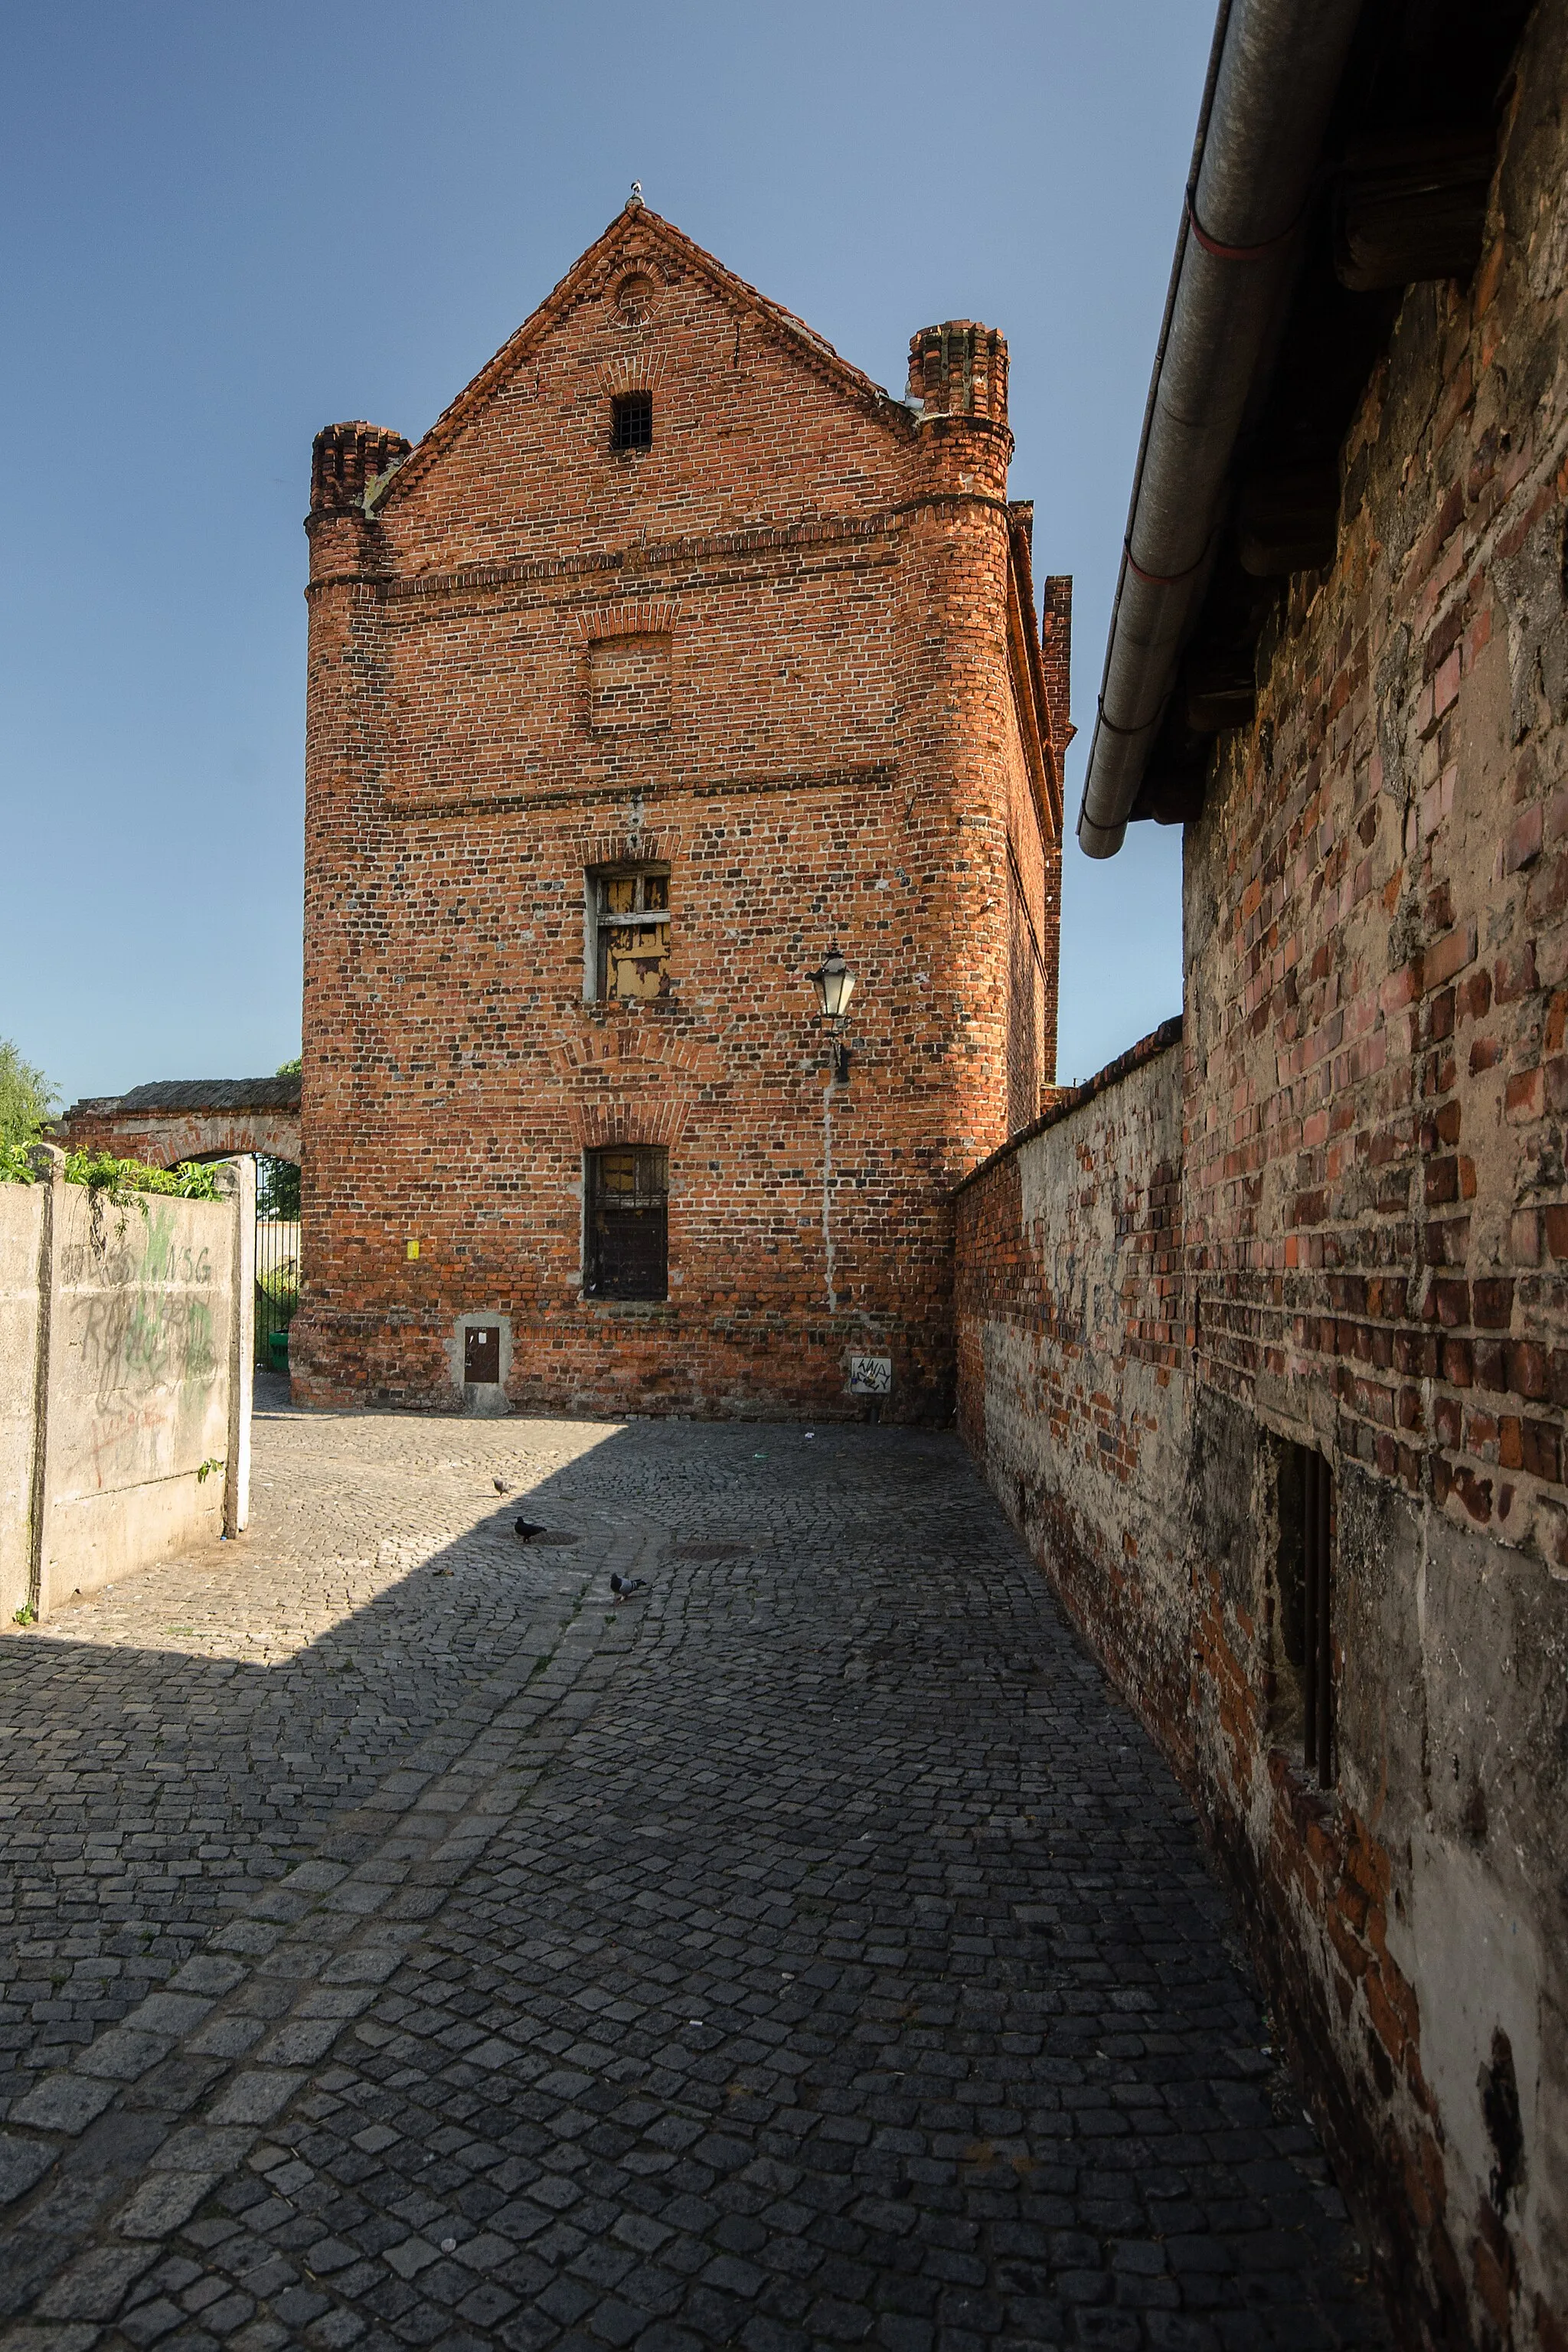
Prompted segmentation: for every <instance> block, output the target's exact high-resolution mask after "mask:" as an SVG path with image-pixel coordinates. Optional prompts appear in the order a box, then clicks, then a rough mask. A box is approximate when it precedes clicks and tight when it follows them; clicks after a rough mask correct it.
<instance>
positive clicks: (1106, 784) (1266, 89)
mask: <svg viewBox="0 0 1568 2352" xmlns="http://www.w3.org/2000/svg"><path fill="white" fill-rule="evenodd" d="M1359 9H1360V0H1222V5H1221V9H1220V15H1219V19H1218V22H1217V24H1216V26H1215V47H1214V52H1213V54H1212V56H1211V58H1210V67H1209V85H1208V89H1206V90H1205V105H1204V110H1203V112H1202V114H1201V116H1200V119H1199V125H1198V138H1197V144H1196V147H1195V149H1194V172H1193V175H1192V178H1191V179H1190V181H1189V183H1188V189H1187V197H1186V204H1185V208H1184V215H1183V220H1182V226H1181V231H1180V234H1179V236H1178V237H1177V241H1176V256H1175V261H1174V264H1173V269H1172V276H1171V290H1170V294H1169V297H1168V299H1167V302H1166V310H1165V324H1164V327H1163V331H1162V334H1161V338H1160V346H1159V350H1158V352H1157V354H1156V357H1155V362H1154V374H1153V380H1152V383H1151V386H1150V393H1149V404H1148V408H1147V410H1146V412H1145V415H1144V421H1143V437H1142V445H1141V446H1140V449H1139V454H1138V466H1137V470H1136V473H1135V475H1134V478H1133V487H1132V502H1131V509H1130V512H1129V515H1128V522H1127V538H1126V541H1125V544H1124V546H1123V550H1122V559H1121V574H1120V576H1119V578H1118V581H1117V587H1116V602H1115V604H1114V606H1113V608H1112V612H1111V620H1110V641H1109V643H1108V645H1107V646H1106V654H1105V675H1104V678H1103V681H1102V683H1101V687H1100V706H1099V711H1098V715H1097V719H1096V723H1095V730H1094V741H1093V744H1092V746H1091V747H1090V751H1089V772H1088V775H1087V777H1086V779H1085V782H1084V793H1083V805H1082V809H1081V812H1080V814H1079V821H1078V837H1079V845H1080V846H1081V847H1082V848H1083V849H1084V850H1085V851H1086V853H1087V854H1088V855H1089V856H1090V857H1113V856H1115V854H1116V852H1117V851H1118V850H1119V849H1120V848H1121V843H1122V838H1123V836H1124V835H1125V833H1126V830H1127V820H1128V815H1129V813H1130V812H1131V808H1132V804H1133V803H1134V801H1135V800H1136V798H1137V795H1138V788H1139V785H1140V784H1141V783H1142V778H1143V771H1144V768H1145V766H1146V764H1147V761H1148V757H1149V753H1150V751H1151V749H1152V744H1153V741H1154V738H1155V734H1156V732H1157V730H1158V729H1159V727H1160V725H1161V722H1162V720H1163V718H1164V714H1165V706H1166V703H1167V701H1168V699H1169V697H1170V692H1171V688H1172V684H1173V679H1174V677H1175V669H1176V662H1177V659H1178V657H1179V656H1180V653H1181V649H1182V646H1183V644H1184V641H1185V637H1186V635H1187V634H1188V632H1189V630H1190V628H1191V626H1192V624H1193V622H1194V619H1195V618H1196V615H1197V612H1198V607H1199V605H1200V604H1201V602H1202V599H1203V595H1204V592H1205V588H1206V586H1207V583H1208V576H1209V572H1210V570H1211V568H1212V565H1213V562H1214V553H1215V538H1216V533H1217V531H1218V529H1219V526H1220V523H1221V522H1222V521H1223V520H1224V516H1225V510H1226V502H1227V499H1228V494H1229V486H1228V480H1227V476H1228V471H1229V467H1230V464H1231V460H1232V458H1233V457H1234V455H1235V451H1236V445H1237V436H1238V435H1239V433H1240V431H1241V427H1242V424H1243V421H1244V418H1245V415H1246V412H1247V403H1248V400H1249V397H1250V395H1251V394H1252V392H1253V388H1254V383H1255V380H1256V378H1257V376H1258V369H1259V364H1260V362H1262V361H1263V360H1264V359H1265V357H1266V354H1267V351H1268V339H1269V332H1270V328H1271V326H1272V324H1273V322H1274V319H1275V316H1276V312H1277V309H1278V306H1279V299H1280V296H1281V294H1282V292H1283V290H1284V289H1285V287H1286V284H1287V282H1288V280H1289V276H1290V273H1291V270H1292V268H1293V267H1294V262H1295V257H1296V248H1297V245H1298V243H1299V239H1298V235H1297V232H1298V229H1299V226H1300V220H1301V215H1302V213H1303V209H1304V207H1305V205H1306V203H1307V199H1308V197H1309V195H1310V192H1311V185H1312V179H1313V174H1314V173H1315V172H1316V169H1317V164H1318V157H1319V152H1320V150H1321V145H1322V139H1323V132H1324V130H1325V128H1326V126H1327V123H1328V119H1329V113H1330V110H1331V106H1332V104H1333V100H1334V94H1335V91H1336V90H1337V89H1338V87H1339V81H1340V76H1341V73H1342V70H1343V67H1344V62H1345V57H1346V53H1347V51H1348V49H1349V47H1350V40H1351V36H1352V32H1353V30H1354V28H1355V21H1356V16H1357V15H1358V13H1359Z"/></svg>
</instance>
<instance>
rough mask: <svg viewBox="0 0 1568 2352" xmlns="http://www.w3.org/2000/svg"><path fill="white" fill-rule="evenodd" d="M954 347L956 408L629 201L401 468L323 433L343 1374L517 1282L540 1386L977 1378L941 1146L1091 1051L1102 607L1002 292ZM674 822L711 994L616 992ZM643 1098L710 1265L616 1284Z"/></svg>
mask: <svg viewBox="0 0 1568 2352" xmlns="http://www.w3.org/2000/svg"><path fill="white" fill-rule="evenodd" d="M633 281H636V282H635V283H633ZM628 289H629V290H628ZM911 363H912V365H913V367H914V368H915V370H916V373H917V376H918V382H917V383H916V384H915V387H914V389H915V392H916V394H917V395H918V397H919V398H920V400H921V402H922V403H923V406H922V407H921V409H920V410H918V411H917V409H916V408H914V407H913V406H911V405H910V404H906V403H903V402H900V401H896V400H892V399H890V398H889V396H888V395H887V394H885V393H883V392H881V391H879V389H878V387H877V386H875V385H874V384H872V383H869V381H868V379H867V378H865V377H864V376H862V375H860V374H859V373H858V371H856V370H855V369H853V368H851V367H848V366H847V364H846V363H845V362H842V361H840V360H839V359H838V358H837V356H836V355H835V354H834V353H832V352H830V351H829V350H828V348H827V347H826V345H825V344H823V343H822V342H821V341H820V339H818V338H817V337H816V336H814V335H813V334H812V333H811V332H810V331H809V330H806V329H805V328H803V327H802V326H801V325H800V323H799V321H798V320H793V319H791V318H790V317H789V316H788V314H787V313H784V312H782V311H780V310H778V309H777V308H776V307H775V306H774V305H773V304H771V303H768V302H765V301H764V300H763V299H762V298H761V297H760V296H758V295H756V294H755V293H754V292H753V291H752V289H750V288H748V287H745V286H743V285H742V284H741V283H740V281H739V280H737V279H735V278H732V277H731V276H730V275H729V273H728V272H726V271H724V270H723V269H722V268H721V267H720V266H719V265H718V264H717V263H715V262H714V261H712V260H711V259H710V257H708V256H706V255H704V254H702V253H701V252H700V250H699V249H698V248H697V247H695V246H693V245H691V244H690V243H689V240H688V239H686V238H685V237H683V236H680V234H679V232H678V231H676V230H674V229H672V228H670V227H669V226H668V225H667V224H665V223H663V222H661V221H659V220H658V219H657V218H656V217H655V216H654V215H651V214H648V213H647V212H643V211H640V210H636V209H628V211H627V212H626V213H624V214H623V215H621V216H620V217H619V219H618V220H617V221H616V223H614V224H613V225H612V226H611V228H610V229H609V230H608V231H607V232H606V234H605V236H604V237H603V238H602V239H601V240H600V241H599V243H598V244H597V245H596V246H595V247H593V248H591V250H590V251H589V253H587V254H586V255H585V256H584V257H583V259H582V260H581V261H580V262H579V263H578V264H577V265H576V267H575V268H574V270H573V271H572V272H571V274H570V275H569V277H568V278H566V279H564V280H563V283H562V285H561V286H560V287H559V288H557V289H556V291H555V292H554V294H552V296H551V297H550V299H548V300H547V301H546V302H545V303H544V304H543V305H542V308H541V309H540V310H538V311H537V312H536V313H535V314H534V316H533V317H532V319H531V320H529V322H528V323H527V324H526V325H525V326H524V327H523V328H522V329H521V330H520V331H519V333H518V334H517V335H516V336H515V337H514V338H513V339H512V341H511V342H510V343H509V344H508V345H507V346H506V348H505V349H504V350H503V351H502V352H500V354H498V356H497V358H496V359H495V360H494V361H493V362H491V363H490V364H489V367H488V368H487V369H486V370H485V371H484V372H483V373H481V375H480V376H479V378H478V379H477V380H476V383H474V384H473V385H472V386H470V387H469V389H468V392H467V393H465V394H463V395H462V396H461V398H460V399H459V400H458V402H457V403H456V404H454V406H453V407H452V408H451V409H449V410H448V411H447V415H445V416H444V417H443V418H441V419H440V420H439V421H438V422H437V425H435V426H434V427H433V429H432V431H431V432H430V433H429V434H428V435H427V436H426V438H425V440H424V441H423V442H421V443H420V444H419V446H417V447H416V449H415V450H414V451H413V452H412V453H411V454H410V455H408V456H407V457H406V458H405V459H404V460H403V462H401V464H398V465H396V466H395V468H394V469H393V470H391V472H390V475H389V476H388V473H387V467H389V466H390V465H392V463H393V460H394V459H395V457H396V454H397V453H396V449H395V446H394V445H393V444H392V443H391V442H390V441H389V440H388V438H387V436H385V435H378V434H376V433H375V432H374V429H373V428H371V427H369V426H342V427H336V428H333V431H332V434H331V436H330V446H326V445H323V451H319V453H318V465H317V477H318V481H317V496H316V499H315V502H314V506H313V511H312V514H311V518H310V541H311V582H310V689H309V713H308V754H307V758H308V771H307V824H306V961H305V1034H304V1055H305V1077H304V1104H303V1147H304V1200H305V1213H304V1222H305V1230H306V1233H307V1234H308V1235H309V1240H308V1243H307V1250H306V1265H305V1290H304V1303H303V1307H302V1309H301V1312H300V1318H299V1319H298V1320H297V1321H296V1323H295V1324H294V1327H293V1335H292V1337H293V1347H292V1361H293V1365H294V1370H295V1374H296V1378H297V1379H298V1381H300V1389H301V1392H302V1393H303V1394H305V1395H307V1396H310V1397H311V1398H316V1399H322V1398H327V1397H339V1396H343V1395H346V1394H350V1393H353V1394H366V1393H374V1394H377V1395H383V1396H385V1395H395V1396H398V1397H402V1398H405V1399H409V1400H414V1401H421V1400H422V1401H426V1402H439V1401H444V1400H447V1399H449V1398H450V1396H451V1393H452V1374H451V1370H450V1368H449V1357H448V1350H449V1348H450V1346H451V1343H452V1336H453V1331H454V1328H455V1325H456V1321H457V1318H458V1317H459V1316H460V1315H462V1314H464V1313H482V1312H496V1313H498V1314H504V1315H505V1316H506V1317H508V1318H510V1365H511V1373H510V1390H511V1393H512V1395H513V1397H514V1398H515V1399H516V1400H517V1401H518V1402H528V1403H546V1402H547V1403H552V1404H561V1403H571V1402H578V1403H603V1404H617V1403H618V1404H621V1405H625V1404H626V1403H628V1402H636V1403H637V1404H638V1405H640V1406H641V1407H643V1408H645V1409H651V1410H660V1409H663V1410H667V1411H668V1410H676V1411H682V1412H690V1411H699V1412H707V1411H735V1412H747V1411H761V1410H764V1409H765V1410H768V1411H774V1412H776V1411H779V1410H786V1411H803V1412H811V1413H813V1414H816V1415H826V1414H828V1413H831V1412H836V1411H843V1410H845V1409H846V1402H845V1398H844V1377H845V1375H844V1363H845V1357H846V1354H847V1351H849V1350H851V1349H854V1350H858V1351H861V1352H873V1353H888V1354H889V1355H891V1356H892V1358H893V1360H894V1381H895V1387H894V1394H893V1400H892V1405H891V1410H892V1412H894V1413H895V1414H897V1415H899V1416H900V1417H906V1418H918V1417H921V1416H925V1415H931V1414H933V1413H944V1412H946V1411H947V1410H949V1409H950V1408H951V1394H952V1384H951V1318H950V1278H949V1265H950V1213H949V1210H948V1206H947V1200H946V1190H947V1187H948V1186H949V1185H950V1184H951V1182H952V1180H953V1178H954V1177H956V1176H957V1175H959V1174H961V1173H962V1172H963V1169H964V1168H966V1167H968V1166H972V1165H973V1162H974V1161H975V1160H977V1159H979V1158H981V1157H983V1156H984V1153H986V1152H987V1151H989V1150H992V1149H993V1148H994V1145H995V1144H996V1143H998V1142H999V1141H1000V1140H1002V1139H1003V1138H1004V1137H1005V1135H1006V1134H1007V1132H1008V1131H1009V1129H1010V1128H1013V1127H1017V1126H1020V1125H1023V1124H1025V1123H1026V1122H1027V1120H1028V1119H1030V1118H1033V1116H1034V1115H1035V1113H1036V1111H1037V1108H1038V1107H1039V1104H1040V1101H1041V1100H1042V1099H1043V1098H1044V1097H1043V1089H1044V1088H1045V1087H1047V1086H1048V1084H1049V1081H1050V1079H1051V1077H1052V1076H1053V1075H1054V1064H1055V1020H1056V995H1055V978H1054V976H1055V971H1056V963H1057V923H1058V896H1059V876H1060V868H1059V813H1060V777H1059V766H1058V745H1059V743H1060V740H1061V739H1062V736H1063V733H1064V730H1065V728H1066V723H1067V721H1066V708H1065V698H1064V696H1065V681H1066V651H1067V635H1068V615H1069V612H1070V605H1069V602H1068V594H1067V585H1066V583H1062V582H1054V583H1052V586H1051V599H1050V606H1051V614H1050V629H1049V635H1048V637H1047V652H1048V665H1047V657H1046V656H1043V655H1042V650H1041V636H1040V626H1039V623H1038V622H1037V618H1036V616H1035V611H1034V590H1033V587H1032V584H1031V572H1030V530H1031V516H1030V513H1029V510H1028V509H1027V508H1026V507H1023V506H1017V505H1014V506H1009V504H1008V502H1007V499H1006V472H1007V460H1008V456H1009V453H1010V450H1011V446H1012V436H1011V435H1010V433H1009V431H1008V428H1007V425H1006V353H1005V344H1004V343H1003V342H1002V340H1001V338H1000V336H998V335H997V334H996V333H995V332H994V331H993V330H988V329H984V328H977V327H972V326H970V325H968V324H967V323H966V322H963V321H960V322H957V323H955V324H953V325H950V326H948V327H944V328H942V329H941V330H940V331H938V330H933V331H930V332H928V333H927V334H926V335H924V336H922V337H918V338H917V339H916V349H915V352H914V353H913V356H912V362H911ZM630 390H647V391H648V392H649V393H650V394H651V396H652V401H653V420H654V421H653V441H652V446H650V447H648V448H646V449H628V450H616V449H614V448H613V447H612V446H611V436H610V411H611V402H612V399H613V398H614V397H615V395H616V394H619V393H625V392H626V391H630ZM356 436H357V437H356ZM329 460H330V462H329ZM356 483H357V484H359V485H361V486H362V488H361V496H362V499H363V495H364V488H363V486H365V485H368V486H369V488H370V493H371V503H372V509H373V511H372V512H371V513H370V514H369V515H367V513H366V512H365V510H364V508H363V504H362V506H361V507H360V508H358V509H355V508H354V506H353V504H352V502H351V499H350V493H351V492H352V489H353V486H354V485H355V484H356ZM378 484H379V485H382V487H379V488H378ZM636 858H641V859H645V860H656V861H658V862H660V863H663V864H666V865H668V868H669V874H670V905H671V909H672V916H673V922H672V931H671V941H672V944H671V955H670V964H669V984H668V992H667V993H666V994H664V995H663V996H661V997H659V998H658V999H656V1000H655V1001H652V1002H648V1003H637V1004H635V1005H626V1004H620V1003H584V873H585V870H586V869H587V868H589V867H590V866H595V865H601V864H605V863H607V862H611V861H614V860H617V859H636ZM834 940H837V943H838V945H839V946H840V947H841V948H842V949H843V950H844V952H845V954H846V955H847V958H848V960H849V962H850V964H851V966H852V968H853V969H854V971H856V973H857V974H858V982H859V989H858V995H857V997H856V1000H855V1003H854V1006H853V1011H852V1017H851V1042H852V1044H853V1046H854V1049H855V1059H854V1067H853V1075H852V1077H851V1080H850V1082H849V1084H848V1085H847V1086H841V1087H837V1088H834V1087H829V1086H828V1083H827V1078H826V1070H825V1066H824V1063H825V1056H824V1053H823V1048H822V1045H821V1040H820V1037H819V1035H818V1034H817V1033H816V1028H815V1024H814V1014H815V1009H816V1008H815V1000H814V998H813V995H812V992H811V989H810V987H809V984H808V980H807V974H808V973H809V971H811V969H812V968H813V967H814V966H815V965H816V962H817V961H819V959H820V957H821V955H822V952H823V950H825V949H826V947H827V946H828V945H829V944H830V943H831V942H833V941H834ZM616 1142H626V1143H659V1144H663V1145H665V1146H666V1147H667V1148H668V1152H669V1174H670V1197H669V1267H670V1286H669V1297H668V1303H667V1304H663V1305H659V1306H654V1307H649V1306H637V1307H615V1306H611V1305H607V1304H605V1302H603V1301H600V1300H595V1299H592V1298H589V1299H585V1298H584V1296H583V1289H582V1283H583V1269H582V1220H583V1200H582V1192H583V1155H584V1151H585V1150H592V1149H594V1148H595V1147H596V1146H599V1145H602V1144H606V1143H616ZM411 1240H417V1241H418V1243H419V1255H418V1258H417V1260H416V1261H415V1260H410V1258H409V1257H408V1255H407V1244H408V1242H410V1241H411Z"/></svg>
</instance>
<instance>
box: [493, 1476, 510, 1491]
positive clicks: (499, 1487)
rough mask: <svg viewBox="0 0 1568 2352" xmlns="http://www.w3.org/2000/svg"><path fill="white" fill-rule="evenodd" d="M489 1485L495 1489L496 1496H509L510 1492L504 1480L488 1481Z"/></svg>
mask: <svg viewBox="0 0 1568 2352" xmlns="http://www.w3.org/2000/svg"><path fill="white" fill-rule="evenodd" d="M490 1485H491V1486H493V1487H494V1488H495V1490H496V1493H497V1494H498V1495H510V1492H511V1488H510V1486H508V1485H507V1483H506V1480H505V1479H504V1478H492V1479H491V1480H490Z"/></svg>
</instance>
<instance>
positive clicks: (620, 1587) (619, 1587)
mask: <svg viewBox="0 0 1568 2352" xmlns="http://www.w3.org/2000/svg"><path fill="white" fill-rule="evenodd" d="M646 1583H647V1577H645V1576H612V1577H611V1579H610V1591H612V1592H613V1593H614V1594H615V1596H616V1600H617V1601H626V1600H628V1599H629V1598H630V1596H631V1595H632V1594H633V1593H634V1592H640V1591H642V1589H643V1586H644V1585H645V1584H646Z"/></svg>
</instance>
